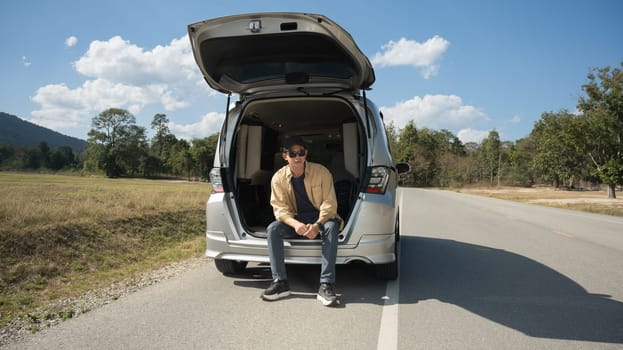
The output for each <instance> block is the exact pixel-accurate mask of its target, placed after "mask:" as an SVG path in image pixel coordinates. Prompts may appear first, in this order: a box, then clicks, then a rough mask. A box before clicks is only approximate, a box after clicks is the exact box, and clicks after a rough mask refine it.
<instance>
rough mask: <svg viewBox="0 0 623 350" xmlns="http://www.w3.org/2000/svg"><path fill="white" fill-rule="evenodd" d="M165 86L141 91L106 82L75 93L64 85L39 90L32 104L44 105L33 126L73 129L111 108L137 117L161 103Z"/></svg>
mask: <svg viewBox="0 0 623 350" xmlns="http://www.w3.org/2000/svg"><path fill="white" fill-rule="evenodd" d="M163 90H164V86H162V85H161V86H158V85H152V86H149V87H139V86H132V85H125V84H120V83H112V82H110V81H108V80H104V79H96V80H88V81H86V82H84V84H82V86H80V87H78V88H76V89H70V88H69V87H67V85H65V84H52V85H46V86H43V87H41V88H39V89H38V90H37V92H36V94H35V96H34V97H32V98H31V99H32V101H33V102H35V103H38V104H39V105H41V108H40V109H39V110H35V111H33V112H32V113H31V115H32V116H33V118H32V119H31V121H32V122H34V123H37V124H40V125H43V126H46V127H49V128H53V129H56V128H59V129H62V128H73V127H77V126H79V125H81V124H84V122H87V121H88V123H90V121H91V119H92V118H93V117H94V116H95V115H97V114H99V113H100V112H102V111H103V110H105V109H108V108H113V107H115V108H126V109H127V110H128V111H129V112H130V113H133V114H136V113H138V112H140V110H141V109H143V107H144V106H145V105H146V104H149V103H155V102H158V101H159V100H160V98H161V95H162V91H163Z"/></svg>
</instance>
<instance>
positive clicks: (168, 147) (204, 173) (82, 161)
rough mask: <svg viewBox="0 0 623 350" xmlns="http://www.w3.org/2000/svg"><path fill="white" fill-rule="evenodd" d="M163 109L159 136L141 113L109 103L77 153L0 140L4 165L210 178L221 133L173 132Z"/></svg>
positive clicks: (1, 165) (157, 118) (157, 128)
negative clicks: (184, 135)
mask: <svg viewBox="0 0 623 350" xmlns="http://www.w3.org/2000/svg"><path fill="white" fill-rule="evenodd" d="M168 123H169V120H168V118H167V116H166V115H164V114H156V115H155V116H154V117H153V121H152V123H151V127H152V129H153V130H154V136H153V137H152V139H151V140H149V139H148V137H147V129H146V128H144V127H142V126H139V125H136V118H135V117H134V116H133V115H132V114H131V113H129V112H128V111H126V110H124V109H119V108H110V109H107V110H105V111H103V112H101V113H100V114H99V115H97V116H95V117H94V118H93V119H92V128H91V130H90V131H89V133H88V140H87V146H86V149H85V150H84V151H83V152H81V153H79V154H74V152H73V150H72V148H71V147H69V146H62V147H59V148H57V149H50V147H49V146H48V143H47V142H41V143H40V144H39V145H38V146H37V147H31V148H28V147H14V146H11V145H6V144H0V169H14V170H41V169H48V170H53V171H58V170H67V171H78V172H81V173H104V174H106V176H107V177H111V178H114V177H121V176H130V177H146V178H154V177H183V178H187V179H189V180H190V179H201V180H207V179H208V174H209V172H210V169H211V168H212V163H213V161H214V153H215V151H216V142H217V139H218V134H213V135H211V136H209V137H206V138H202V139H199V138H197V139H193V140H192V141H190V142H188V141H186V140H184V139H178V138H177V137H175V135H173V134H172V133H171V132H170V130H169V128H168V126H167V124H168Z"/></svg>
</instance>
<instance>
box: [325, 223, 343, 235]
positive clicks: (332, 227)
mask: <svg viewBox="0 0 623 350" xmlns="http://www.w3.org/2000/svg"><path fill="white" fill-rule="evenodd" d="M339 230H340V224H339V222H338V221H337V220H329V221H327V222H326V223H325V224H324V234H325V235H327V237H329V238H335V237H337V234H338V231H339Z"/></svg>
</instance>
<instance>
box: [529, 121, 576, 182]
mask: <svg viewBox="0 0 623 350" xmlns="http://www.w3.org/2000/svg"><path fill="white" fill-rule="evenodd" d="M582 124H583V123H582V120H581V119H580V118H579V117H578V116H576V115H573V114H570V113H569V112H567V111H566V110H561V111H560V112H557V113H543V114H542V115H541V119H540V120H539V121H537V122H536V123H535V125H534V128H533V129H532V133H531V137H532V139H533V140H534V143H535V147H536V154H535V156H534V159H533V169H535V170H536V172H537V173H538V174H539V175H540V177H541V178H542V179H544V180H546V181H552V182H553V183H554V185H555V186H556V187H561V186H563V185H564V186H567V187H573V185H574V181H575V180H577V179H581V178H583V177H585V175H586V174H585V169H586V158H585V156H584V153H583V152H581V148H582V137H581V134H582V132H583V126H582Z"/></svg>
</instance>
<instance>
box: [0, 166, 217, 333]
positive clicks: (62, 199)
mask: <svg viewBox="0 0 623 350" xmlns="http://www.w3.org/2000/svg"><path fill="white" fill-rule="evenodd" d="M209 193H210V186H209V185H208V184H205V183H188V182H174V181H155V180H143V179H107V178H102V177H89V178H86V177H75V176H58V175H39V174H21V173H6V172H0V199H1V201H0V326H1V325H2V324H3V323H6V322H9V321H11V320H12V319H14V318H15V317H20V315H22V317H23V315H28V314H29V313H30V312H31V311H32V310H33V309H36V308H37V307H41V306H43V305H45V304H48V303H52V302H54V301H57V300H61V299H64V298H67V297H70V296H72V295H75V294H77V293H81V292H84V291H87V290H91V289H94V288H98V287H100V286H106V285H109V284H111V283H114V282H118V281H121V280H124V279H127V278H131V277H132V276H133V275H135V274H137V273H141V272H143V271H146V270H150V269H153V268H156V267H160V266H162V265H165V264H167V263H170V262H173V261H176V260H180V259H185V258H189V257H192V256H200V255H201V253H202V252H203V251H204V248H205V238H204V236H203V232H204V230H205V201H206V199H207V198H208V196H209Z"/></svg>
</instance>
